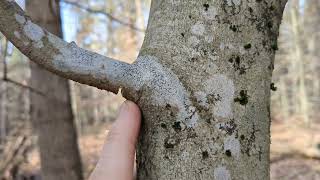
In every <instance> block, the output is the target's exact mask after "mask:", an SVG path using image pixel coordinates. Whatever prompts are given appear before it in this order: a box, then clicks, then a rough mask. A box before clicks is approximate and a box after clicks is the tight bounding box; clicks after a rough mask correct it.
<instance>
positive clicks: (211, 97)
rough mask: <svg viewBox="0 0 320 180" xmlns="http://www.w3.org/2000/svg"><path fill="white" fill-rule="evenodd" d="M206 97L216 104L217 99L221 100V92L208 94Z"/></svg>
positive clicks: (210, 102)
mask: <svg viewBox="0 0 320 180" xmlns="http://www.w3.org/2000/svg"><path fill="white" fill-rule="evenodd" d="M206 98H207V102H208V103H209V104H216V102H217V101H221V96H220V95H219V94H208V95H207V97H206Z"/></svg>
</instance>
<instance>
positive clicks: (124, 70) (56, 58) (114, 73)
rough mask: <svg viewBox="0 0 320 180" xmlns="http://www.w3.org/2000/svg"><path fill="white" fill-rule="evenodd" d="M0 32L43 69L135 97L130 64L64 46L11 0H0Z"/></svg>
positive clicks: (75, 47) (73, 44)
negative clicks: (120, 90)
mask: <svg viewBox="0 0 320 180" xmlns="http://www.w3.org/2000/svg"><path fill="white" fill-rule="evenodd" d="M0 31H1V32H2V33H3V34H4V35H5V36H6V37H7V38H8V39H9V40H10V41H11V42H12V43H13V44H14V45H15V46H16V47H17V48H18V49H19V50H20V51H21V52H22V53H23V54H25V55H26V56H27V57H28V58H30V59H31V60H32V61H34V62H35V63H37V64H39V65H40V66H42V67H44V68H45V69H47V70H49V71H51V72H53V73H55V74H57V75H59V76H62V77H65V78H67V79H71V80H74V81H77V82H79V83H82V84H87V85H91V86H94V87H97V88H99V89H104V90H108V91H111V92H114V93H118V91H119V89H120V88H128V89H126V94H127V96H129V97H130V99H132V98H133V99H135V97H134V96H135V95H136V94H137V93H136V91H137V89H138V88H136V87H135V86H136V85H135V83H133V82H132V78H130V77H128V76H134V75H133V74H132V73H131V69H132V68H131V65H130V64H127V63H124V62H120V61H117V60H114V59H111V58H108V57H104V56H102V55H99V54H97V53H94V52H90V51H87V50H85V49H82V48H80V47H78V46H77V45H76V44H75V43H74V42H72V43H67V42H65V41H63V40H62V39H60V38H58V37H56V36H55V35H53V34H51V33H49V32H48V31H46V30H44V29H42V28H41V27H39V26H38V25H36V24H34V23H33V22H32V21H31V19H30V18H29V17H28V16H26V15H25V13H24V12H23V10H22V9H21V8H20V7H19V5H18V4H16V3H15V2H14V0H0Z"/></svg>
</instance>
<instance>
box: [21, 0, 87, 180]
mask: <svg viewBox="0 0 320 180" xmlns="http://www.w3.org/2000/svg"><path fill="white" fill-rule="evenodd" d="M26 11H27V13H28V14H29V15H30V16H31V17H32V18H33V19H34V20H35V22H37V23H39V24H40V25H41V26H42V27H44V28H46V29H47V30H48V31H50V32H51V33H53V34H56V35H58V36H60V37H61V36H62V32H61V21H60V9H59V1H58V0H27V1H26ZM30 84H31V87H33V88H35V89H37V90H39V91H40V92H42V93H43V94H44V95H43V96H41V95H39V94H36V93H32V92H31V93H30V94H31V100H30V101H31V102H30V103H31V121H32V124H33V127H34V129H35V131H36V133H37V134H38V144H39V148H40V156H41V168H42V177H43V179H44V180H62V179H63V180H81V179H83V177H82V176H83V175H82V170H81V158H80V154H79V150H78V144H77V133H76V127H75V124H74V120H73V113H72V108H71V98H70V88H69V84H68V80H67V79H63V78H60V77H58V76H56V75H54V74H52V73H50V72H48V71H46V70H44V69H42V68H40V67H39V66H38V65H36V64H35V63H31V83H30Z"/></svg>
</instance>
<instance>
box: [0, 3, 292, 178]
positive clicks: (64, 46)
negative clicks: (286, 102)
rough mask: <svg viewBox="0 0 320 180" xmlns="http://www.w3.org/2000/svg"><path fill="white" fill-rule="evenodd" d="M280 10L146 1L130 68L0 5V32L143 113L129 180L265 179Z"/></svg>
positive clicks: (37, 58)
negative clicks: (146, 13)
mask: <svg viewBox="0 0 320 180" xmlns="http://www.w3.org/2000/svg"><path fill="white" fill-rule="evenodd" d="M285 4H286V0H246V1H245V0H215V1H210V0H188V1H186V0H184V1H183V0H175V1H172V0H162V1H160V0H154V1H152V4H151V10H150V17H149V22H148V27H147V30H146V36H145V39H144V43H143V45H142V48H141V50H140V53H139V56H138V58H137V59H136V61H135V62H134V63H133V64H127V63H124V62H121V61H118V60H115V59H111V58H108V57H104V56H101V55H99V54H96V53H93V52H90V51H87V50H85V49H81V48H79V47H78V46H77V45H76V44H75V43H73V42H71V43H67V42H65V41H63V40H61V39H60V38H58V37H56V36H54V35H53V34H51V33H49V32H48V31H46V30H44V29H42V28H41V27H39V26H38V25H36V24H34V23H33V22H32V20H31V19H30V17H28V16H26V15H25V14H24V12H23V11H22V10H21V8H20V7H19V6H18V5H17V4H16V3H15V2H14V1H12V0H1V1H0V30H1V32H2V33H3V34H4V35H5V36H6V37H7V38H8V39H9V40H10V41H11V42H12V43H13V44H14V45H15V46H16V47H17V48H18V49H19V50H20V51H21V52H22V53H24V54H25V55H26V56H28V57H29V58H30V59H31V60H32V61H34V62H35V63H37V64H39V65H40V66H42V67H43V68H45V69H47V70H49V71H51V72H53V73H56V74H57V75H60V76H62V77H65V78H68V79H71V80H74V81H77V82H80V83H83V84H88V85H91V86H95V87H97V88H100V89H104V90H107V91H111V92H114V93H118V91H119V90H121V92H122V94H123V96H124V97H125V98H127V99H129V100H132V101H134V102H136V103H137V104H138V105H139V106H140V108H141V110H142V113H143V123H142V127H141V132H140V138H139V143H138V149H137V171H138V172H137V178H138V179H152V180H153V179H190V180H192V179H216V180H229V179H263V180H264V179H269V145H270V84H271V75H272V70H273V60H274V55H275V51H276V50H277V36H278V30H279V25H280V22H281V18H282V12H283V9H284V6H285Z"/></svg>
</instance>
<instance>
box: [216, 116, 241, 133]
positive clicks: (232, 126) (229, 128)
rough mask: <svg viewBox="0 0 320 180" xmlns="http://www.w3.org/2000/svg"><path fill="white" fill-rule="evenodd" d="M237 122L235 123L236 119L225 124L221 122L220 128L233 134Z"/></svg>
mask: <svg viewBox="0 0 320 180" xmlns="http://www.w3.org/2000/svg"><path fill="white" fill-rule="evenodd" d="M236 128H237V124H235V123H234V119H231V120H230V121H228V122H226V123H225V124H223V125H222V124H220V127H219V129H220V130H224V131H225V132H226V133H227V134H228V135H232V134H233V132H234V131H235V130H236Z"/></svg>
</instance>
